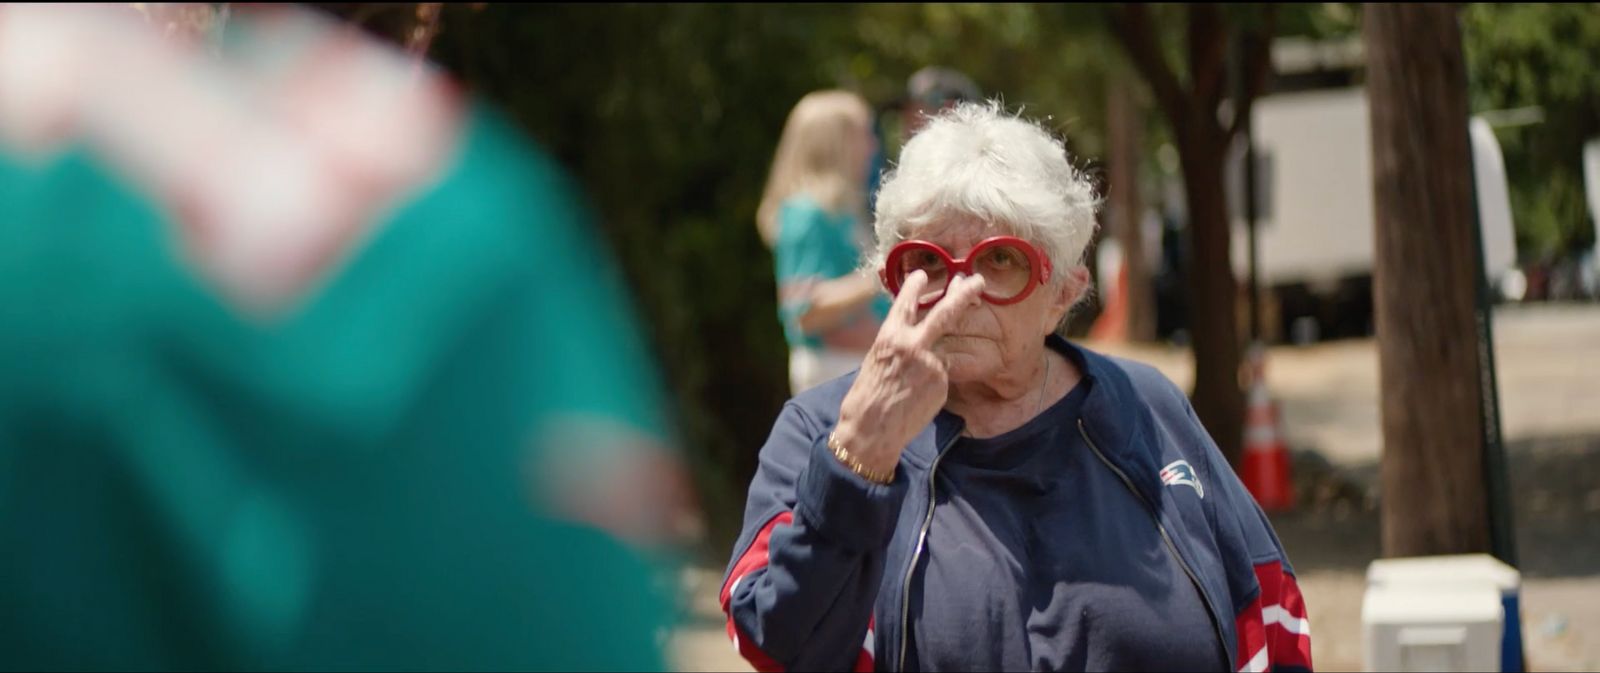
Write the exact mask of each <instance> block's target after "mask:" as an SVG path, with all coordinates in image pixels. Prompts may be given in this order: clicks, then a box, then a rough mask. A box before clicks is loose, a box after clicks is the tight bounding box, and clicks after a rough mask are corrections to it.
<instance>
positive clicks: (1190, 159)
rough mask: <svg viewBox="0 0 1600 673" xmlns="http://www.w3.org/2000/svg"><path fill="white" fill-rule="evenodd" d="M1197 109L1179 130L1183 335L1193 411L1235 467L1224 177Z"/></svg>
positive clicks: (1219, 142) (1235, 338)
mask: <svg viewBox="0 0 1600 673" xmlns="http://www.w3.org/2000/svg"><path fill="white" fill-rule="evenodd" d="M1206 114H1209V112H1207V111H1197V112H1196V116H1195V117H1192V118H1190V119H1189V120H1187V121H1188V123H1187V124H1186V128H1184V129H1183V130H1181V131H1179V133H1178V134H1177V135H1178V145H1179V152H1178V154H1179V157H1180V159H1181V163H1182V166H1183V184H1184V194H1185V199H1186V202H1187V204H1188V207H1189V232H1190V234H1189V235H1190V246H1191V249H1190V253H1189V259H1190V260H1191V263H1190V265H1189V273H1188V276H1189V283H1188V284H1189V307H1190V312H1189V316H1190V317H1189V331H1190V335H1191V338H1192V339H1193V345H1194V365H1195V368H1194V390H1193V391H1192V393H1191V399H1192V402H1193V404H1194V410H1195V414H1196V415H1198V416H1199V417H1200V422H1201V423H1204V424H1205V426H1206V430H1208V431H1210V433H1211V437H1212V439H1214V440H1216V442H1217V447H1218V448H1220V449H1222V455H1224V456H1226V457H1227V458H1228V462H1229V463H1231V464H1233V465H1234V466H1238V464H1239V454H1240V450H1241V445H1242V444H1243V441H1244V390H1243V389H1242V388H1240V387H1239V350H1240V343H1239V316H1238V308H1237V303H1238V302H1237V298H1238V292H1239V284H1238V281H1237V280H1236V279H1235V278H1234V275H1233V260H1232V254H1231V252H1230V249H1229V247H1230V246H1229V243H1230V242H1231V240H1230V231H1229V221H1228V204H1227V201H1226V200H1225V199H1226V198H1227V197H1226V195H1225V194H1224V192H1223V184H1222V176H1223V170H1224V167H1223V161H1224V158H1225V149H1226V147H1227V142H1226V138H1225V136H1224V134H1223V133H1224V132H1223V131H1222V130H1221V129H1220V128H1218V127H1217V124H1216V122H1215V121H1212V120H1208V119H1205V118H1204V117H1203V116H1202V115H1206Z"/></svg>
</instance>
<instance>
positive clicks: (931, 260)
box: [895, 249, 950, 303]
mask: <svg viewBox="0 0 1600 673" xmlns="http://www.w3.org/2000/svg"><path fill="white" fill-rule="evenodd" d="M914 271H922V272H923V273H926V274H928V285H927V286H926V287H924V288H923V290H922V296H920V297H918V298H917V302H918V303H927V302H931V301H933V300H935V299H938V298H939V295H941V294H944V290H945V287H946V286H947V285H949V284H950V268H949V267H947V266H945V263H944V259H942V258H941V257H939V255H937V254H934V252H933V251H931V250H921V249H915V250H908V251H906V253H905V254H903V255H901V256H900V263H899V265H898V266H897V268H896V269H895V272H896V273H897V274H898V275H899V276H900V283H901V285H904V284H905V279H906V278H907V277H908V276H910V275H911V273H912V272H914Z"/></svg>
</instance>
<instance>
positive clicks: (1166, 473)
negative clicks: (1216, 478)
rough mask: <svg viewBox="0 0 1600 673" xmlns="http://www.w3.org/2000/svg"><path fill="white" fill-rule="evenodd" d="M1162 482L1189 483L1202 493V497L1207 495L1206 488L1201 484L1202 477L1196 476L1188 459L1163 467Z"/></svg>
mask: <svg viewBox="0 0 1600 673" xmlns="http://www.w3.org/2000/svg"><path fill="white" fill-rule="evenodd" d="M1161 483H1162V484H1163V485H1166V486H1177V485H1178V484H1188V485H1189V486H1191V487H1193V488H1194V492H1195V493H1198V494H1200V497H1202V498H1204V497H1206V490H1205V489H1204V488H1202V487H1201V486H1200V478H1199V477H1197V476H1195V474H1194V468H1193V467H1191V466H1190V465H1189V461H1187V460H1180V461H1176V462H1174V463H1173V464H1171V465H1168V466H1166V467H1163V468H1161Z"/></svg>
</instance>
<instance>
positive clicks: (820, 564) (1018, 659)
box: [721, 104, 1311, 671]
mask: <svg viewBox="0 0 1600 673" xmlns="http://www.w3.org/2000/svg"><path fill="white" fill-rule="evenodd" d="M1095 204H1096V201H1095V197H1094V194H1093V191H1092V188H1091V187H1090V186H1089V185H1088V184H1087V182H1086V181H1085V179H1084V178H1083V177H1082V176H1081V175H1080V174H1078V173H1077V172H1076V171H1075V170H1074V169H1073V168H1072V166H1071V163H1070V161H1069V159H1068V157H1067V153H1066V150H1065V148H1064V146H1063V145H1062V144H1061V143H1060V142H1059V141H1057V140H1055V139H1054V138H1053V137H1052V136H1051V135H1050V134H1049V133H1047V132H1045V131H1044V130H1042V129H1041V128H1039V127H1038V126H1036V125H1034V124H1032V123H1029V122H1026V121H1023V120H1021V119H1018V118H1015V117H1013V116H1010V115H1007V114H1005V113H1004V112H1002V110H1001V109H1000V108H999V106H998V105H995V104H988V105H983V104H963V105H961V106H959V107H957V108H955V109H953V110H950V111H947V112H945V113H943V114H941V115H940V116H938V117H936V118H934V119H933V120H932V121H931V123H930V124H929V125H928V126H927V127H926V128H925V129H924V130H923V131H922V132H920V133H919V134H918V135H917V136H915V137H914V138H913V139H912V140H911V141H910V142H909V143H908V144H907V146H906V147H905V150H904V152H903V154H902V156H901V162H900V165H899V167H898V169H897V170H896V171H895V172H894V173H892V174H891V175H890V176H889V177H888V178H887V179H886V181H885V183H884V185H883V190H882V196H881V197H880V200H879V202H878V204H877V212H876V215H877V222H876V227H877V232H878V239H879V247H878V250H877V251H876V253H875V260H876V263H875V264H874V265H873V266H875V267H876V270H877V271H878V274H879V277H880V279H881V280H882V283H883V284H884V286H885V287H886V288H887V289H888V290H889V292H890V293H891V294H892V295H894V297H895V299H894V303H893V306H892V308H891V309H890V313H889V316H888V318H887V320H886V321H885V323H884V324H883V327H882V328H881V330H880V331H879V333H878V335H877V339H876V341H875V342H874V343H873V345H872V347H871V350H870V351H869V352H868V355H867V357H866V360H865V361H864V363H863V364H862V366H861V368H860V370H859V371H857V372H854V373H852V374H850V375H846V376H844V377H841V378H838V379H836V380H833V381H830V382H827V383H824V384H822V385H820V386H818V387H816V388H814V389H812V390H810V391H807V392H805V393H803V394H801V395H799V396H797V397H795V398H794V399H793V400H791V401H790V402H789V403H788V404H787V405H785V407H784V409H783V412H782V414H781V415H780V416H779V418H778V420H777V423H776V425H775V426H774V428H773V430H772V435H771V438H770V439H769V440H768V442H767V444H766V446H765V447H763V448H762V450H761V462H760V468H759V470H758V472H757V474H756V477H755V481H754V483H753V484H752V485H751V487H750V494H749V501H748V503H747V506H746V509H745V528H744V533H743V535H741V536H740V539H739V541H738V543H737V545H736V547H735V549H734V554H733V559H732V562H731V563H730V565H729V568H728V574H727V577H726V578H725V580H724V583H723V588H722V592H721V600H722V606H723V609H724V611H725V612H726V613H727V615H728V632H729V635H730V636H731V637H732V638H733V639H734V641H735V643H736V646H737V647H738V649H739V651H740V652H741V653H742V654H743V655H744V656H745V657H746V658H747V659H749V660H750V662H751V663H752V664H754V665H755V666H756V667H757V668H759V669H762V670H772V669H800V670H843V669H852V668H853V669H855V670H872V669H879V670H897V671H898V670H920V669H927V670H1030V669H1031V670H1068V669H1077V670H1082V669H1095V670H1107V669H1109V670H1169V671H1170V670H1230V671H1231V670H1252V671H1262V670H1267V669H1268V668H1269V667H1270V668H1273V669H1274V670H1289V669H1309V668H1310V665H1311V658H1310V650H1311V646H1310V632H1309V628H1308V626H1307V622H1306V619H1305V614H1306V613H1305V606H1304V603H1303V602H1302V600H1301V597H1300V592H1299V590H1298V589H1297V588H1296V586H1295V581H1294V576H1293V574H1292V570H1291V569H1290V567H1289V562H1288V559H1287V557H1286V555H1285V554H1284V551H1283V549H1282V547H1281V545H1280V544H1279V542H1278V540H1277V536H1276V535H1275V534H1274V532H1273V531H1272V528H1271V526H1270V524H1269V523H1268V521H1267V519H1266V517H1265V516H1264V515H1263V514H1262V513H1261V510H1260V509H1259V508H1258V507H1256V505H1255V503H1254V501H1253V500H1252V499H1251V498H1250V495H1249V494H1248V493H1247V492H1246V491H1245V489H1244V488H1243V487H1242V485H1241V484H1240V482H1239V480H1238V479H1237V478H1236V477H1235V476H1234V474H1233V472H1232V471H1231V470H1230V469H1229V467H1228V464H1227V462H1226V461H1225V460H1224V459H1223V457H1222V455H1221V454H1220V453H1219V452H1218V451H1217V448H1216V446H1215V444H1214V443H1213V442H1212V441H1211V440H1210V439H1209V437H1208V436H1207V434H1206V432H1205V429H1204V428H1203V427H1201V425H1200V423H1199V421H1198V420H1197V419H1196V417H1195V415H1194V412H1193V411H1192V409H1191V408H1190V406H1189V404H1188V401H1187V400H1186V399H1185V397H1184V395H1183V393H1182V392H1180V391H1179V390H1178V389H1177V388H1176V387H1175V386H1173V385H1172V383H1170V382H1169V381H1167V380H1166V379H1165V378H1163V377H1162V376H1161V375H1160V374H1159V373H1157V372H1156V371H1155V370H1153V369H1151V368H1150V367H1147V366H1143V365H1139V364H1135V363H1131V362H1127V361H1122V360H1115V359H1111V358H1108V357H1105V356H1101V355H1098V354H1095V353H1093V352H1090V351H1088V350H1085V349H1083V348H1081V347H1078V346H1075V345H1073V344H1071V343H1068V342H1067V341H1065V340H1064V339H1062V338H1060V337H1058V336H1056V334H1055V333H1056V331H1057V329H1058V327H1059V325H1060V324H1061V323H1062V321H1063V320H1064V319H1065V317H1066V316H1067V314H1068V312H1069V311H1070V310H1071V308H1072V307H1073V305H1074V304H1075V303H1076V302H1077V301H1078V300H1079V299H1080V298H1081V297H1082V296H1083V294H1084V293H1085V291H1086V289H1087V285H1088V280H1087V278H1088V274H1087V271H1086V270H1085V269H1084V267H1083V264H1082V258H1083V255H1084V247H1085V246H1086V245H1087V243H1088V242H1089V238H1090V235H1091V232H1092V231H1093V228H1094V209H1095Z"/></svg>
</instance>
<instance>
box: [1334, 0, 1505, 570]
mask: <svg viewBox="0 0 1600 673" xmlns="http://www.w3.org/2000/svg"><path fill="white" fill-rule="evenodd" d="M1363 21H1364V24H1365V26H1364V31H1365V39H1366V50H1367V58H1368V63H1367V91H1368V96H1369V99H1370V106H1371V118H1372V159H1373V186H1374V194H1373V197H1374V198H1373V203H1374V205H1375V207H1376V211H1377V212H1376V214H1375V215H1376V218H1375V221H1376V227H1377V231H1376V236H1375V242H1376V261H1375V264H1374V269H1373V295H1374V296H1373V299H1374V309H1375V313H1376V321H1377V333H1378V363H1379V370H1380V377H1379V380H1380V383H1381V385H1382V391H1383V404H1382V419H1383V458H1382V462H1381V469H1382V471H1381V475H1380V476H1381V479H1382V492H1383V511H1382V530H1383V553H1384V555H1385V556H1417V555H1431V554H1454V553H1471V552H1487V551H1489V541H1490V538H1489V528H1488V522H1489V519H1488V505H1487V501H1486V499H1485V496H1484V492H1483V484H1484V479H1483V469H1484V468H1483V437H1482V435H1481V434H1480V427H1481V422H1480V421H1481V419H1480V415H1481V409H1480V406H1479V399H1478V396H1479V392H1478V367H1479V363H1478V353H1477V342H1476V332H1475V329H1474V328H1475V324H1474V313H1473V291H1474V287H1475V282H1476V278H1475V275H1474V274H1475V273H1476V268H1475V265H1476V262H1475V260H1476V256H1475V251H1474V249H1473V246H1474V245H1475V243H1474V237H1473V231H1472V227H1473V226H1474V219H1473V213H1472V208H1473V197H1472V183H1471V182H1469V181H1470V180H1471V179H1472V173H1471V167H1472V154H1471V148H1470V147H1469V146H1468V144H1467V143H1468V136H1467V109H1468V108H1467V99H1466V75H1465V72H1464V68H1465V65H1464V63H1463V58H1462V52H1461V35H1460V30H1459V26H1458V25H1457V23H1456V13H1455V10H1454V9H1452V8H1451V6H1449V5H1444V4H1415V5H1400V4H1385V5H1373V6H1370V7H1368V8H1367V9H1366V11H1365V12H1364V19H1363Z"/></svg>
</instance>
